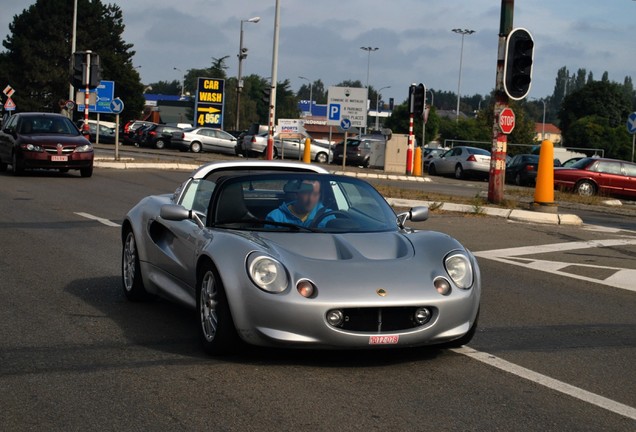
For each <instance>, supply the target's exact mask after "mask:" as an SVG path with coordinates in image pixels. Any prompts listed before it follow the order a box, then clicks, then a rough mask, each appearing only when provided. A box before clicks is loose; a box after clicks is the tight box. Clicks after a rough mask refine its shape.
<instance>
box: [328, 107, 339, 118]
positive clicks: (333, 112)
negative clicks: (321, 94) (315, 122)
mask: <svg viewBox="0 0 636 432" xmlns="http://www.w3.org/2000/svg"><path fill="white" fill-rule="evenodd" d="M329 120H334V121H339V120H340V104H335V103H332V104H329Z"/></svg>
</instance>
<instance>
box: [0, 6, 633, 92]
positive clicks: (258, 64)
mask: <svg viewBox="0 0 636 432" xmlns="http://www.w3.org/2000/svg"><path fill="white" fill-rule="evenodd" d="M68 1H72V0H68ZM103 1H104V2H110V3H116V4H118V5H119V6H120V7H121V9H122V11H123V13H124V22H125V25H126V30H125V32H124V39H125V40H126V42H128V43H132V44H134V50H135V51H136V55H135V57H134V65H135V66H140V68H139V69H138V71H139V73H140V75H141V78H142V81H143V82H144V83H145V84H148V83H151V82H156V81H159V80H166V81H172V80H180V79H181V77H182V73H181V72H179V71H177V70H174V68H175V67H176V68H179V69H181V70H183V71H186V70H187V69H191V68H203V67H208V66H209V65H210V64H211V62H212V58H220V57H224V56H229V58H228V60H227V65H228V66H229V68H228V70H227V73H228V75H229V76H236V74H237V69H238V60H237V54H238V50H239V33H240V31H239V29H240V21H241V20H242V19H243V20H246V19H249V18H252V17H255V16H259V17H261V20H260V22H259V23H256V24H253V23H245V24H244V46H245V47H247V48H248V49H249V51H248V57H247V59H246V60H244V62H243V75H249V74H251V73H255V74H258V75H261V76H263V77H269V76H271V68H272V45H273V33H274V12H275V0H178V1H177V0H125V1H124V0H110V1H108V0H103ZM33 2H34V1H33V0H0V10H2V13H1V14H0V37H1V38H2V39H3V40H4V38H5V37H6V35H7V33H8V31H9V23H10V22H11V21H12V19H13V16H14V15H15V14H18V13H20V12H21V11H22V10H23V9H25V8H26V7H28V6H29V5H30V4H32V3H33ZM280 5H281V6H280V7H281V19H280V44H279V63H278V78H279V81H280V80H283V79H289V80H290V81H291V83H292V88H293V89H294V90H297V89H298V88H299V87H300V86H301V85H302V84H304V83H305V81H303V80H302V79H300V78H299V76H305V77H307V78H309V79H310V80H312V81H313V80H316V79H322V81H323V82H324V83H325V86H327V87H328V86H329V85H335V84H337V83H339V82H341V81H343V80H360V81H361V82H362V83H365V82H366V79H367V61H368V60H369V61H370V78H369V83H370V84H371V85H372V86H373V87H375V88H376V89H379V88H381V87H385V86H390V88H389V89H385V90H383V91H382V97H383V99H384V100H387V99H388V98H389V97H394V98H395V100H396V102H398V103H399V102H401V101H403V100H405V99H406V97H407V93H408V86H409V84H410V83H420V82H422V83H424V84H425V85H426V86H427V87H428V88H434V89H438V90H449V91H453V92H456V91H457V84H458V76H459V63H460V47H461V36H460V35H458V34H455V33H453V32H452V31H451V30H452V29H454V28H462V29H470V30H475V33H474V34H472V35H469V36H466V37H465V39H464V54H463V67H462V81H461V94H462V95H472V94H475V93H480V94H487V93H489V92H490V91H491V89H492V88H493V87H494V83H495V68H496V54H497V43H498V32H499V17H500V7H501V2H500V1H493V0H393V1H386V0H384V1H381V0H346V1H343V0H313V1H310V0H280ZM80 18H81V11H80ZM635 18H636V1H633V0H606V1H604V2H600V1H593V0H558V1H557V0H532V1H531V0H526V1H516V2H515V11H514V27H524V28H526V29H528V30H529V31H530V32H531V33H532V34H533V36H534V40H535V59H534V72H533V80H532V89H531V91H530V94H529V97H536V98H540V97H544V96H548V95H550V94H551V93H552V91H553V88H554V84H555V77H556V73H557V70H558V69H559V68H560V67H562V66H567V67H568V69H570V71H571V72H575V71H576V70H577V69H578V68H585V69H587V70H588V71H590V70H591V71H593V73H594V77H595V78H596V79H600V78H601V76H602V74H603V72H604V71H608V73H609V77H610V79H611V80H613V81H619V82H623V79H624V77H625V76H626V75H630V76H634V77H635V78H636V70H634V69H635V66H636V62H635V61H634V60H633V59H632V53H631V51H632V49H633V47H634V43H633V41H634V38H635V37H634V31H633V29H634V21H635ZM79 23H80V25H81V19H80V20H79ZM361 46H371V47H378V48H379V49H378V50H377V51H375V52H372V53H371V54H370V57H368V54H367V53H366V52H365V51H363V50H361V49H360V47H361ZM1 49H3V48H1ZM106 78H107V77H106Z"/></svg>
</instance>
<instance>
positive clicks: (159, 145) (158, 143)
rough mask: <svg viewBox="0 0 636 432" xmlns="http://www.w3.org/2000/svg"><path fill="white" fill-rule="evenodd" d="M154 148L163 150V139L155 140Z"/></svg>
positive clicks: (164, 145)
mask: <svg viewBox="0 0 636 432" xmlns="http://www.w3.org/2000/svg"><path fill="white" fill-rule="evenodd" d="M155 148H156V149H157V150H163V149H164V148H166V142H165V141H164V140H157V141H155Z"/></svg>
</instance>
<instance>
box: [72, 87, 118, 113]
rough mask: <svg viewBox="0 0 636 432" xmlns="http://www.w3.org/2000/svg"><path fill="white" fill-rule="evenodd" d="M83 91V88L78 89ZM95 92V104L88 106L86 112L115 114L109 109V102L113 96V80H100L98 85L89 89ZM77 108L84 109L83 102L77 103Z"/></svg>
mask: <svg viewBox="0 0 636 432" xmlns="http://www.w3.org/2000/svg"><path fill="white" fill-rule="evenodd" d="M80 91H82V92H83V90H80ZM90 92H91V93H95V104H94V105H89V106H88V112H92V113H98V114H115V113H113V111H112V110H111V109H110V103H111V102H112V101H113V98H114V96H115V81H100V82H99V85H98V86H97V87H96V88H94V89H93V90H91V91H90ZM77 110H78V111H80V112H83V111H84V104H77Z"/></svg>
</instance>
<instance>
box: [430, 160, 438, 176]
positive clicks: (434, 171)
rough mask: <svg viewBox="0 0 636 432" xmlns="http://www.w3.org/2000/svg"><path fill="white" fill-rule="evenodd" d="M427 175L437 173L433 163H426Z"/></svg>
mask: <svg viewBox="0 0 636 432" xmlns="http://www.w3.org/2000/svg"><path fill="white" fill-rule="evenodd" d="M428 175H432V176H434V175H437V170H436V169H435V165H434V164H432V163H429V164H428Z"/></svg>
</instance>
